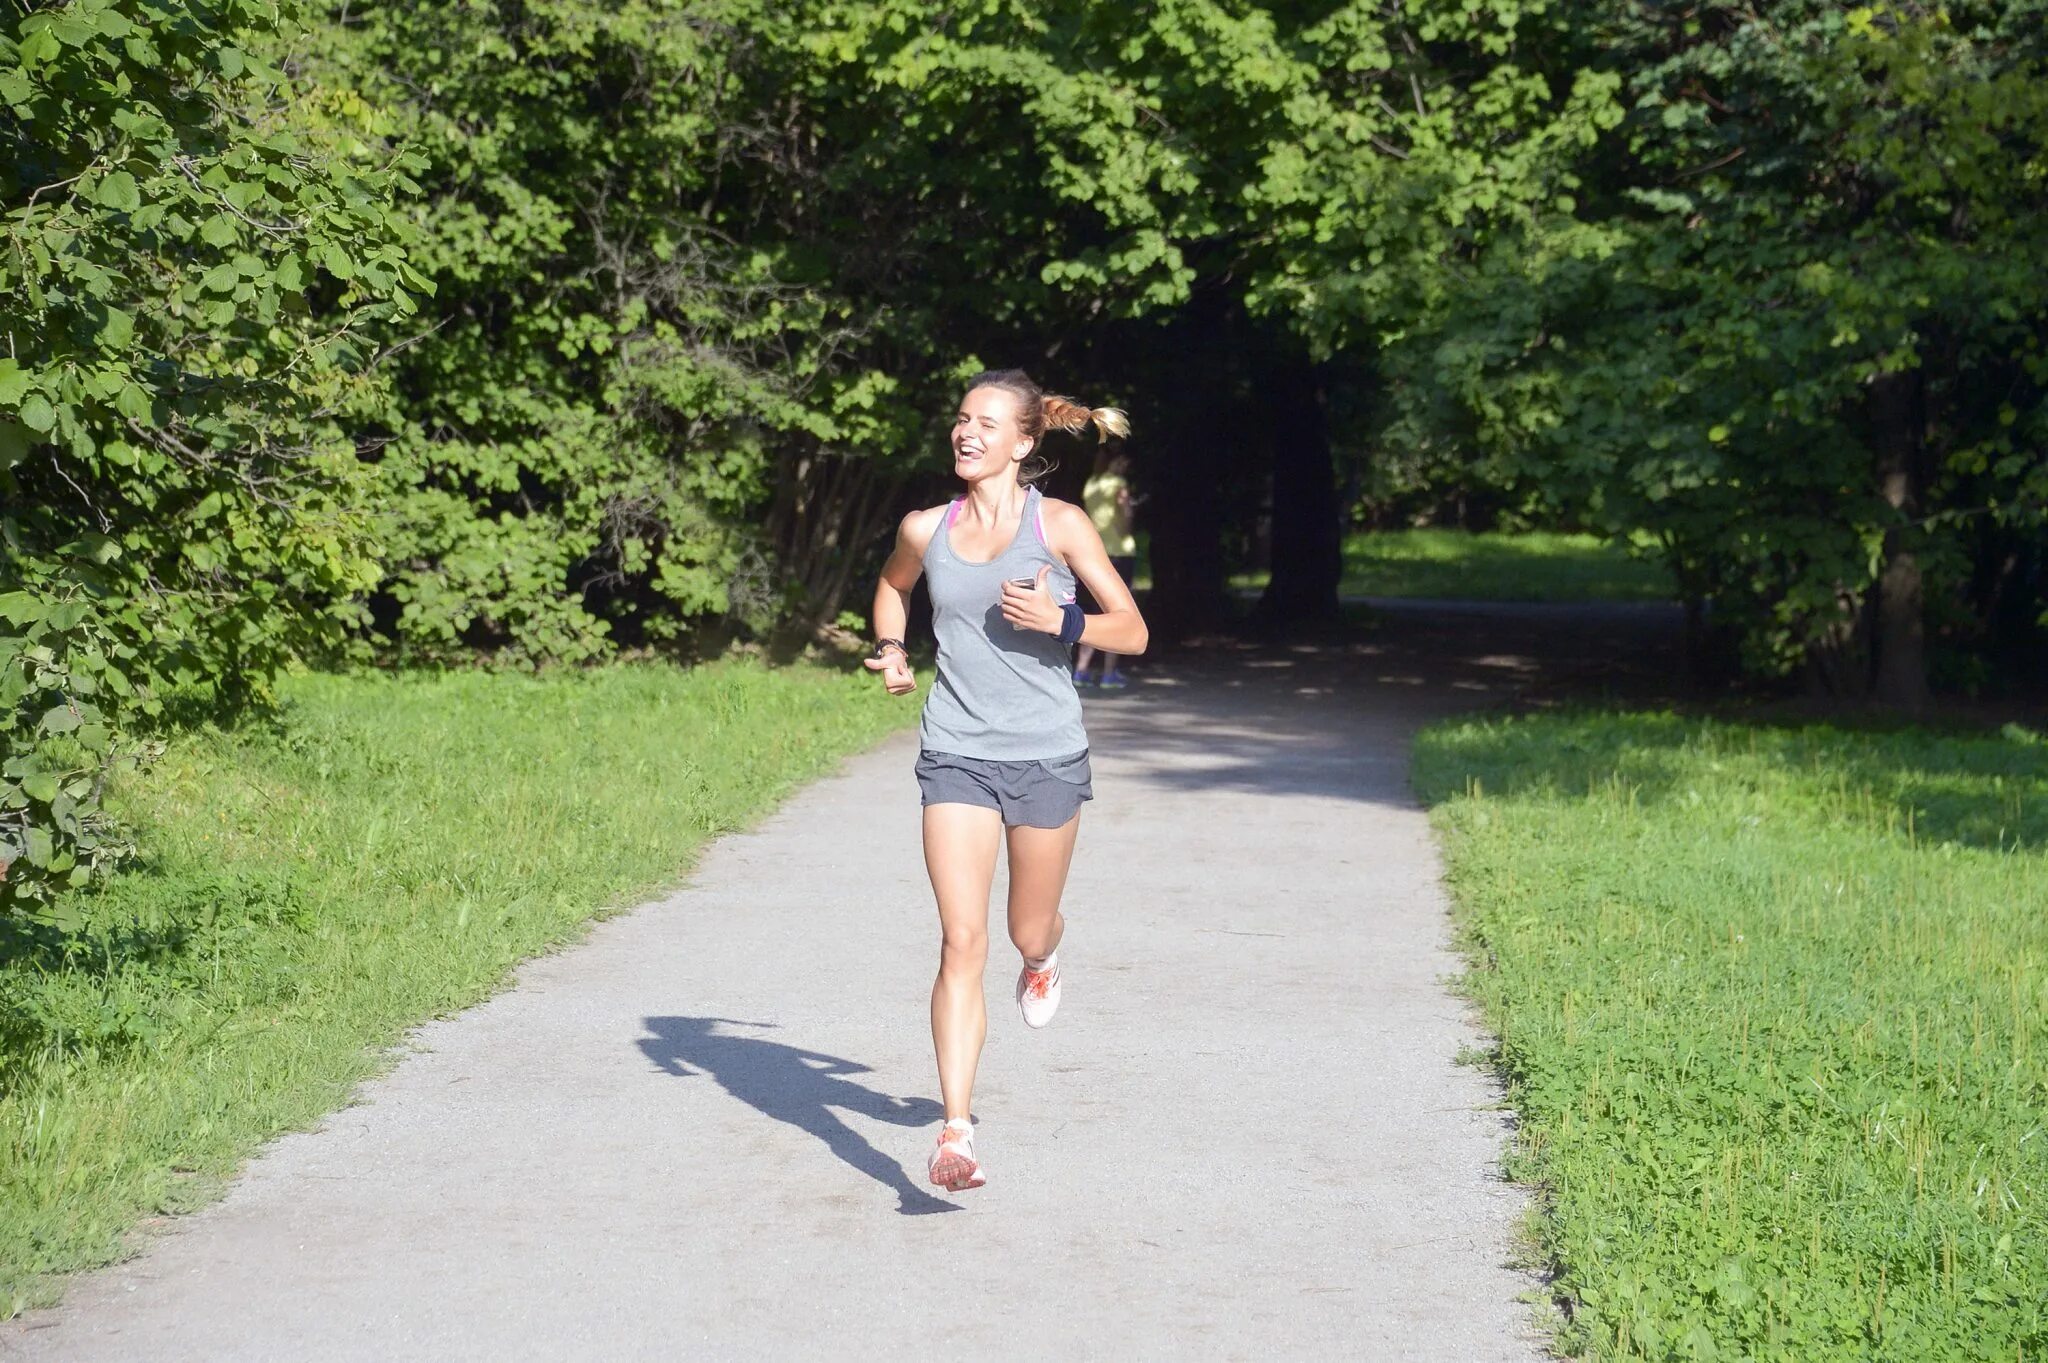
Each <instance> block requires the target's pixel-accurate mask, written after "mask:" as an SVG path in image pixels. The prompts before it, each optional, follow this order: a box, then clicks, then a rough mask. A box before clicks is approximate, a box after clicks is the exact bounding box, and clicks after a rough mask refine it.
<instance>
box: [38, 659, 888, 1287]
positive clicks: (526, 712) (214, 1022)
mask: <svg viewBox="0 0 2048 1363" xmlns="http://www.w3.org/2000/svg"><path fill="white" fill-rule="evenodd" d="M285 700H286V705H285V708H284V711H283V714H282V716H281V720H280V721H279V722H278V723H276V724H272V725H259V726H252V727H248V728H244V729H241V730H238V731H234V732H225V733H224V732H218V731H206V732H203V733H195V734H189V735H186V736H184V737H183V738H181V739H179V740H178V741H177V742H176V743H175V744H174V745H173V747H172V749H171V752H170V754H169V756H168V757H167V758H166V759H165V760H164V761H163V762H162V763H160V764H159V765H158V766H157V767H156V768H155V769H154V770H152V771H151V772H150V773H149V774H148V775H147V776H146V777H144V778H142V779H140V780H138V781H135V782H133V783H131V788H130V789H127V790H125V791H123V792H121V796H120V800H119V804H120V806H121V808H123V809H124V810H125V812H126V813H127V814H128V815H129V816H130V817H132V818H134V819H136V820H137V821H138V822H139V823H140V824H141V825H142V826H143V828H144V830H145V837H144V842H145V845H146V846H147V847H148V848H149V849H150V856H151V860H150V861H149V863H148V864H146V865H144V866H141V867H138V868H136V869H135V870H134V871H132V872H130V873H127V874H124V875H122V876H120V877H118V878H117V879H116V880H115V881H113V882H112V883H111V884H110V885H109V886H108V887H107V888H106V889H105V891H104V892H102V893H99V894H96V895H93V896H90V897H82V898H80V899H79V900H78V901H77V905H76V906H77V907H78V908H79V909H80V910H81V911H82V912H84V913H85V914H86V915H87V916H88V918H89V920H90V922H91V924H92V926H93V931H92V932H91V933H90V934H88V935H87V937H86V938H84V939H82V940H80V941H76V942H74V943H72V944H71V945H70V946H69V947H66V946H65V945H64V944H61V943H58V942H56V941H53V940H48V939H44V940H35V939H28V938H24V937H22V936H20V935H19V933H18V932H17V934H16V935H15V936H14V937H12V938H11V939H6V940H4V941H0V947H4V949H5V953H6V954H5V957H4V959H0V1315H4V1314H12V1313H14V1312H16V1311H19V1310H21V1309H22V1308H23V1307H24V1306H25V1305H26V1304H29V1303H30V1302H32V1301H34V1300H36V1299H39V1298H43V1297H47V1296H48V1295H49V1294H50V1291H51V1287H52V1284H51V1282H50V1280H49V1279H48V1278H47V1277H46V1276H45V1275H48V1274H51V1273H54V1272H59V1271H63V1270H69V1269H76V1268H80V1267H84V1266H87V1265H91V1264H95V1263H99V1262H104V1261H105V1260H107V1259H108V1258H109V1257H111V1256H113V1255H115V1254H116V1253H118V1252H119V1250H120V1247H121V1244H122V1241H123V1239H124V1236H125V1233H126V1232H127V1231H128V1230H129V1228H130V1227H131V1226H132V1225H133V1224H134V1223H135V1222H136V1220H137V1219H138V1218H141V1217H145V1216H148V1215H150V1214H153V1213H156V1212H159V1211H175V1210H180V1209H185V1208H189V1207H192V1206H194V1205H196V1204H198V1203H200V1202H203V1201H205V1200H206V1199H207V1198H209V1197H210V1196H212V1195H213V1194H214V1193H215V1192H216V1191H217V1190H218V1189H219V1187H220V1186H221V1184H222V1181H223V1180H224V1178H225V1177H226V1176H227V1175H229V1174H231V1173H232V1172H233V1170H234V1169H235V1167H236V1166H237V1165H238V1163H239V1162H240V1161H241V1160H243V1159H244V1158H245V1157H246V1156H247V1155H248V1154H249V1153H250V1152H251V1151H252V1150H253V1149H254V1148H255V1147H256V1146H257V1145H258V1144H259V1143H260V1142H262V1141H263V1140H265V1139H266V1138H268V1137H270V1136H272V1135H275V1134H277V1133H279V1132H282V1131H286V1130H290V1129H293V1128H301V1127H305V1126H307V1125H308V1124H310V1123H312V1122H314V1121H316V1120H317V1119H318V1118H319V1117H320V1116H321V1115H323V1114H324V1113H326V1112H328V1111H330V1110H332V1109H333V1108H334V1107H336V1106H337V1105H338V1104H340V1103H342V1102H344V1101H345V1100H346V1098H347V1096H348V1094H349V1092H350V1089H351V1087H352V1086H353V1085H355V1084H356V1083H357V1082H358V1081H360V1080H361V1079H363V1078H364V1077H365V1076H367V1075H370V1074H372V1073H374V1072H375V1071H377V1070H378V1069H379V1068H380V1067H381V1066H382V1065H383V1064H385V1063H387V1057H388V1054H389V1053H388V1050H387V1048H388V1047H390V1046H391V1045H392V1043H393V1042H395V1041H397V1040H398V1039H399V1038H400V1037H401V1036H402V1035H403V1033H404V1031H405V1029H406V1028H407V1027H409V1026H410V1025H412V1024H414V1023H416V1022H419V1021H420V1020H422V1019H424V1018H427V1017H430V1016H432V1015H435V1014H438V1013H444V1012H447V1011H449V1010H451V1009H455V1008H459V1007H461V1006H463V1005H465V1004H469V1003H473V1002H475V1001H476V1000H478V999H480V998H483V997H484V996H485V995H487V994H488V993H490V992H491V990H492V989H493V988H494V987H495V986H497V985H498V984H500V983H501V982H502V981H503V980H504V978H505V976H506V973H507V971H508V970H509V969H510V968H511V967H512V966H513V965H514V964H516V963H517V962H518V961H520V960H521V959H523V958H525V957H527V956H530V955H532V954H533V953H535V952H537V951H539V950H542V949H544V948H545V947H547V946H549V945H550V944H553V943H559V942H562V941H564V940H567V939H569V938H572V937H574V936H575V935H576V931H577V928H578V926H579V925H580V924H582V923H584V922H585V921H586V920H588V919H589V918H590V917H591V916H592V915H593V914H596V913H598V912H601V911H602V910H604V909H605V908H607V907H616V906H621V905H626V904H630V903H632V902H634V901H635V900H636V899H638V898H639V897H641V896H644V895H647V894H649V893H651V892H653V891H654V890H656V889H658V888H660V887H661V886H663V885H665V884H668V883H672V882H674V881H675V880H677V879H678V878H679V877H680V875H681V874H682V873H683V872H684V870H685V869H686V868H687V866H688V865H689V862H690V859H691V856H692V854H693V852H694V851H695V849H697V848H698V847H699V846H701V845H702V844H703V843H704V842H705V841H706V840H707V839H709V838H711V837H713V836H715V835H717V834H719V833H722V832H725V831H727V830H729V829H733V828H737V827H739V826H741V825H743V824H746V823H747V822H749V821H750V820H752V819H754V818H755V817H756V816H758V815H759V814H760V813H761V812H762V811H763V810H765V809H766V808H768V807H769V806H770V805H771V804H772V803H773V802H774V801H776V800H777V799H778V798H779V797H780V796H782V795H783V794H784V793H785V792H787V791H789V790H790V789H791V788H792V787H793V786H795V785H796V784H797V783H798V782H800V781H802V780H803V779H805V778H806V777H810V776H812V775H815V774H817V773H818V772H820V771H822V770H825V769H827V768H828V767H829V766H830V765H831V764H832V763H833V762H834V761H835V760H836V759H837V758H839V757H840V756H841V755H842V754H844V753H846V752H848V751H850V750H854V749H858V748H860V747H862V746H864V745H866V744H868V743H870V742H871V741H873V740H874V739H876V738H877V737H879V736H880V735H881V734H883V733H884V732H885V731H887V730H889V729H890V728H892V727H895V726H897V725H900V724H905V723H909V722H911V721H912V720H914V719H915V717H916V707H915V706H914V705H906V704H904V703H902V702H900V701H892V700H890V699H889V698H888V697H886V696H884V695H883V694H882V692H881V690H880V688H878V687H876V686H874V685H873V683H872V682H871V681H870V680H869V679H868V678H867V677H866V675H865V674H864V673H863V674H861V675H859V676H851V675H844V674H840V673H835V672H828V671H826V670H823V669H820V668H814V667H792V668H787V669H779V670H770V669H767V668H763V667H760V666H755V665H749V664H739V663H726V664H719V665H715V666H707V667H701V668H697V669H693V670H688V671H682V670H677V669H672V668H665V667H618V668H613V669H609V670H605V671H600V672H594V673H588V674H580V675H565V676H558V677H548V678H543V679H534V678H529V677H519V676H505V675H496V676H493V675H484V674H458V675H446V676H417V675H415V676H404V675H401V676H396V677H389V676H368V677H347V678H344V677H333V676H311V677H303V678H297V679H293V680H290V681H289V682H288V684H287V685H286V687H285Z"/></svg>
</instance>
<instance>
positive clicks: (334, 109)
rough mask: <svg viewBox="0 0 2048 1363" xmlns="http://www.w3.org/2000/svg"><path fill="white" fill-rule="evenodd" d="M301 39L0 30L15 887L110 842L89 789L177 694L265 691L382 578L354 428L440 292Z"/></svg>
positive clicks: (7, 647) (257, 25)
mask: <svg viewBox="0 0 2048 1363" xmlns="http://www.w3.org/2000/svg"><path fill="white" fill-rule="evenodd" d="M292 32H293V30H292V28H291V15H290V12H289V11H288V10H286V9H283V8H280V7H279V6H278V5H275V4H268V3H258V2H257V0H217V2H215V3H173V2H172V0H72V3H68V4H58V5H49V6H45V7H41V8H38V9H33V10H30V9H28V8H26V7H24V6H22V5H20V4H15V5H13V6H12V7H10V8H9V9H8V10H7V11H6V17H5V21H4V27H0V101H4V102H5V104H6V107H7V111H8V117H7V119H6V120H5V122H4V124H0V139H4V144H5V155H4V156H0V204H4V213H5V223H6V232H7V243H6V249H5V251H4V253H0V317H4V319H5V320H4V323H0V325H4V329H5V335H4V337H0V344H4V346H5V350H4V352H0V726H4V745H5V746H4V766H0V871H4V876H5V880H4V884H0V903H4V904H10V905H35V904H38V903H42V902H44V901H45V900H46V899H47V896H48V894H49V892H50V888H51V886H52V885H53V884H63V883H77V882H78V881H80V880H81V879H83V878H84V877H85V876H86V875H88V874H89V873H90V872H91V870H92V869H93V868H94V867H96V866H98V865H100V864H102V863H103V862H104V861H105V860H106V859H107V858H108V857H109V856H110V855H111V854H112V853H113V851H114V850H115V849H116V848H117V847H118V845H119V840H118V838H116V837H113V836H112V835H111V834H110V830H108V829H107V828H106V826H105V824H104V821H103V819H102V817H101V815H100V813H99V810H98V796H99V791H100V787H101V783H102V781H103V780H104V777H105V773H106V769H107V765H108V763H109V762H110V761H111V760H112V759H113V758H114V757H115V756H116V754H117V753H118V752H119V751H120V749H121V738H120V736H121V734H122V733H123V732H124V730H125V728H126V721H127V720H129V719H131V718H132V717H133V716H134V715H135V713H136V712H137V711H138V710H142V711H147V710H149V709H150V708H152V707H153V706H154V705H155V704H157V701H156V699H155V697H157V696H160V695H161V693H162V691H163V689H164V688H165V686H166V685H169V684H184V685H196V686H199V687H202V688H212V689H214V690H215V691H216V692H217V694H218V695H219V696H220V697H221V698H223V699H225V700H228V701H233V700H235V699H236V698H239V697H243V696H246V695H247V694H249V693H250V692H252V691H254V690H259V689H260V688H261V687H262V685H263V683H264V681H265V680H266V679H267V678H268V677H269V675H270V674H271V673H272V672H273V670H274V669H275V668H276V667H277V666H279V665H280V664H281V663H282V662H283V661H284V660H285V659H286V658H288V657H289V656H291V655H292V654H293V653H295V652H298V651H301V650H303V649H304V648H306V647H307V646H308V645H309V644H311V643H313V642H314V641H316V640H318V639H320V638H321V637H323V636H326V635H330V634H331V633H332V632H333V630H334V628H335V624H336V620H335V616H334V607H335V606H336V604H337V603H341V602H345V601H346V600H347V599H348V598H349V597H350V596H352V595H353V594H355V593H357V592H359V591H361V590H362V589H363V588H364V587H365V586H366V585H367V584H368V581H369V578H368V568H369V566H370V563H371V562H372V560H371V558H370V556H369V555H368V553H367V550H366V545H365V541H364V530H365V525H366V520H367V512H366V508H365V506H364V504H363V501H362V494H361V490H360V486H359V479H358V477H357V475H356V461H355V458H354V454H353V450H352V448H351V445H350V443H349V441H348V439H347V438H346V436H345V434H344V421H345V418H346V415H347V413H348V412H349V410H350V408H351V405H352V404H353V403H354V402H355V401H356V400H357V396H358V390H359V388H360V386H361V380H360V378H359V377H358V375H359V372H360V370H361V369H362V368H363V361H364V360H365V359H366V358H367V355H366V352H365V350H364V345H363V342H362V339H361V334H362V331H363V329H364V328H365V327H367V326H370V325H373V324H375V323H376V322H377V321H378V320H379V319H380V318H382V317H383V316H386V315H390V314H392V313H402V312H404V311H406V310H408V308H409V306H410V304H409V301H408V290H409V289H410V288H416V287H419V286H420V285H421V284H422V283H423V281H422V280H420V279H419V278H418V277H417V276H415V275H413V274H412V272H411V270H410V267H409V266H408V265H407V264H406V262H405V259H404V256H403V253H402V251H401V249H400V247H399V245H398V244H397V243H398V240H399V230H400V227H401V226H402V224H401V223H400V222H399V221H398V220H396V219H394V218H393V217H392V214H391V201H392V197H393V195H394V194H395V193H397V192H398V191H399V190H400V189H401V188H402V187H403V183H404V178H403V171H402V168H401V167H400V166H399V165H398V164H397V163H396V162H395V160H394V158H392V157H391V156H390V155H389V154H388V153H387V152H385V151H383V150H381V149H380V146H379V142H378V140H377V139H375V138H374V137H369V136H366V135H365V134H366V133H367V132H368V131H369V126H368V125H369V124H370V123H371V121H372V120H371V118H370V115H369V111H368V110H367V109H366V108H364V107H363V106H361V105H360V104H357V103H353V102H350V101H347V100H342V101H339V102H336V101H329V100H326V99H324V98H323V97H322V95H321V94H320V93H319V92H317V91H315V92H310V93H309V92H307V91H305V90H303V89H300V88H297V87H295V86H294V85H293V83H292V82H291V81H290V80H289V79H288V77H287V76H286V74H285V73H284V71H283V70H282V69H281V68H280V67H279V66H278V65H277V64H276V58H277V56H278V54H279V53H280V52H288V44H289V41H290V39H291V35H292Z"/></svg>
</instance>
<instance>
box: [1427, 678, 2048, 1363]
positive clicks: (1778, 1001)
mask: <svg viewBox="0 0 2048 1363" xmlns="http://www.w3.org/2000/svg"><path fill="white" fill-rule="evenodd" d="M1416 780H1417V784H1418V787H1419V788H1420V790H1421V791H1422V793H1423V794H1424V795H1425V797H1426V798H1427V799H1429V800H1431V801H1432V802H1436V810H1435V817H1436V820H1437V823H1438V826H1439V828H1440V829H1441V830H1442V833H1443V835H1444V837H1445V840H1446V851H1447V856H1448V861H1449V867H1450V876H1451V885H1452V890H1453V894H1454V897H1455V900H1456V903H1457V915H1458V922H1459V924H1460V930H1461V933H1462V935H1463V940H1464V942H1465V945H1466V947H1467V949H1468V950H1469V952H1470V953H1471V958H1472V960H1473V966H1474V968H1473V970H1472V971H1471V973H1470V974H1469V975H1468V976H1467V977H1466V981H1467V986H1468V988H1469V989H1470V991H1471V992H1472V994H1473V995H1474V996H1475V997H1476V998H1477V999H1478V1000H1479V1001H1480V1002H1481V1004H1482V1005H1483V1007H1484V1009H1485V1011H1486V1014H1487V1016H1488V1019H1489V1022H1490V1025H1491V1026H1492V1028H1493V1029H1494V1030H1495V1031H1496V1032H1497V1034H1498V1036H1499V1038H1500V1048H1499V1052H1498V1055H1497V1057H1496V1059H1497V1062H1498V1064H1499V1066H1500V1068H1501V1071H1502V1073H1503V1074H1504V1076H1505V1078H1506V1081H1507V1084H1508V1093H1509V1098H1510V1100H1511V1102H1512V1103H1513V1105H1514V1107H1515V1108H1516V1109H1517V1111H1518V1112H1519V1114H1520V1118H1521V1124H1520V1127H1519V1134H1518V1136H1517V1140H1516V1153H1515V1155H1514V1158H1513V1161H1512V1164H1513V1167H1512V1170H1511V1172H1512V1173H1514V1174H1515V1176H1517V1177H1519V1178H1523V1179H1527V1180H1530V1181H1533V1182H1534V1183H1536V1184H1537V1185H1538V1186H1539V1187H1540V1190H1541V1211H1540V1215H1539V1217H1538V1220H1537V1223H1536V1234H1537V1236H1538V1238H1539V1240H1540V1243H1541V1246H1542V1249H1543V1251H1544V1254H1545V1257H1546V1258H1547V1259H1548V1260H1549V1261H1550V1262H1552V1263H1553V1264H1555V1265H1556V1267H1557V1268H1558V1270H1559V1272H1560V1275H1561V1276H1560V1277H1559V1278H1558V1279H1557V1281H1556V1283H1555V1288H1556V1290H1557V1292H1558V1294H1559V1296H1560V1297H1561V1299H1562V1300H1563V1301H1564V1302H1565V1303H1566V1304H1567V1305H1568V1308H1569V1314H1568V1318H1567V1319H1566V1321H1565V1323H1564V1324H1563V1325H1562V1327H1561V1328H1562V1336H1561V1338H1562V1343H1563V1345H1564V1346H1565V1347H1566V1348H1567V1349H1569V1350H1570V1351H1572V1352H1574V1353H1577V1354H1583V1355H1585V1356H1590V1357H1594V1358H1602V1359H1609V1358H1614V1359H1634V1358H1651V1359H1689V1360H1690V1359H1712V1358H1719V1359H1752V1360H1798V1361H1799V1363H1820V1361H1821V1360H1836V1359H1840V1360H1848V1359H1857V1360H1864V1359H1896V1360H1900V1363H1932V1361H1935V1360H1949V1359H2037V1358H2041V1357H2043V1355H2044V1353H2048V852H2044V848H2048V743H2044V742H2043V741H2042V740H2041V739H2040V738H2038V737H2037V736H2033V735H2029V734H2027V733H2025V732H2024V731H2020V730H2016V729H2014V730H2008V731H2007V735H2006V737H2004V738H1996V737H1982V738H1958V737H1943V736H1938V735H1934V734H1930V733H1926V732H1920V731H1904V732H1895V733H1886V734H1876V733H1864V732H1842V731H1839V730H1831V729H1827V728H1817V727H1816V728H1806V729H1764V728H1750V727H1740V726H1734V725H1728V724H1722V723H1714V722H1707V721H1698V720H1690V719H1678V718H1673V717H1670V716H1663V715H1621V716H1597V715H1595V716H1577V717H1573V716H1563V717H1533V718H1523V719H1512V720H1509V719H1491V720H1468V721H1461V722H1454V723H1450V724H1446V725H1441V726H1438V727H1437V728H1434V729H1432V730H1430V731H1428V732H1427V733H1425V734H1424V735H1423V736H1422V738H1421V740H1420V742H1419V744H1418V747H1417V749H1416Z"/></svg>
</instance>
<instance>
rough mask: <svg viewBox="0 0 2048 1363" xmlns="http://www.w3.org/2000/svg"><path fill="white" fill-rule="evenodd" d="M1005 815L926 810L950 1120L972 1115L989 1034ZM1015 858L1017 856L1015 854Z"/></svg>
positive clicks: (942, 1078) (943, 1092)
mask: <svg viewBox="0 0 2048 1363" xmlns="http://www.w3.org/2000/svg"><path fill="white" fill-rule="evenodd" d="M1002 830H1003V817H1002V815H1000V814H998V813H997V812H996V811H995V810H993V809H983V808H981V807H980V806H979V805H926V806H925V810H924V868H925V871H926V873H927V874H929V875H930V876H931V880H932V894H933V895H934V896H935V897H936V898H937V899H938V901H939V931H940V934H941V937H942V941H941V944H940V947H939V977H938V979H937V980H935V981H933V983H932V1048H933V1049H934V1050H935V1051H937V1052H938V1057H939V1095H940V1097H941V1098H943V1099H944V1100H945V1104H946V1116H947V1117H949V1118H952V1117H967V1116H970V1115H971V1114H972V1112H973V1103H974V1070H975V1066H976V1065H978V1064H979V1063H980V1061H981V1043H982V1040H983V1039H984V1038H985V1037H987V1035H988V1009H987V1007H986V1006H985V1005H984V1004H983V1002H982V997H981V972H982V967H983V966H984V965H986V964H987V962H988V894H989V887H990V886H991V885H993V884H994V883H995V876H996V848H997V847H998V846H999V845H1001V842H1002ZM1013 855H1014V854H1013Z"/></svg>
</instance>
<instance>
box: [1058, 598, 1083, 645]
mask: <svg viewBox="0 0 2048 1363" xmlns="http://www.w3.org/2000/svg"><path fill="white" fill-rule="evenodd" d="M1087 626H1088V617H1087V616H1085V615H1083V614H1082V613H1081V608H1080V607H1079V606H1077V605H1075V604H1074V603H1073V602H1072V601H1069V602H1066V603H1065V604H1063V605H1062V606H1061V607H1060V635H1059V638H1060V642H1061V643H1063V644H1072V643H1078V642H1080V639H1081V631H1082V630H1083V629H1085V628H1087Z"/></svg>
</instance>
